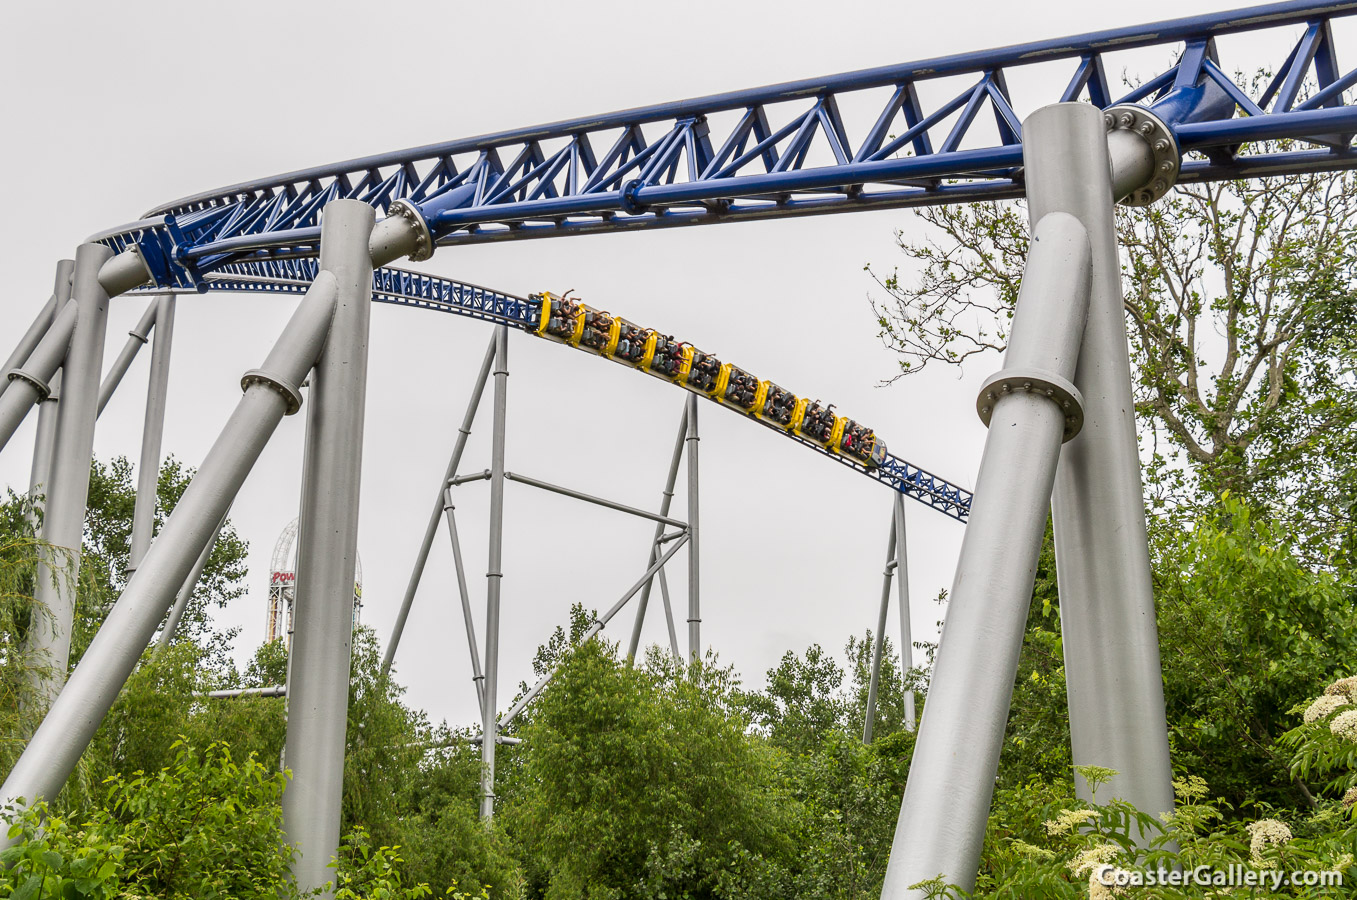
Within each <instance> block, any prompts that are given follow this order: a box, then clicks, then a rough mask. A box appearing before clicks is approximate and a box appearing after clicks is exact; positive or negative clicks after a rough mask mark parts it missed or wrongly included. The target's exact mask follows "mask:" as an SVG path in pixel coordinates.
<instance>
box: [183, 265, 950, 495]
mask: <svg viewBox="0 0 1357 900" xmlns="http://www.w3.org/2000/svg"><path fill="white" fill-rule="evenodd" d="M318 271H319V264H318V263H317V261H316V260H315V259H290V260H255V261H248V262H241V263H232V264H229V265H226V266H223V267H221V268H220V269H218V270H217V271H216V272H214V273H212V274H211V275H210V276H209V277H208V278H207V280H206V281H205V282H204V284H205V285H206V287H207V288H208V289H209V290H211V291H252V292H269V293H286V294H298V295H300V294H303V293H305V292H306V289H307V288H308V287H310V285H311V282H312V281H314V280H315V277H316V274H317V272H318ZM372 299H373V300H374V301H375V302H378V303H391V304H395V305H397V306H412V307H417V308H420V309H432V310H437V311H439V312H445V313H453V314H455V315H460V316H467V317H470V318H473V319H480V320H482V321H485V322H494V323H497V324H505V325H508V326H510V327H513V328H517V329H520V330H522V331H527V332H529V333H531V332H533V331H535V330H536V328H537V323H538V315H539V309H540V305H539V304H537V303H533V302H530V301H529V300H528V299H527V298H526V297H515V296H513V295H511V294H504V293H501V292H499V291H494V290H491V289H489V288H483V287H479V286H477V285H472V284H463V283H462V282H457V281H449V280H448V279H445V278H438V277H435V276H431V275H425V274H422V273H419V272H410V271H406V270H404V269H395V268H383V269H378V270H376V271H375V272H374V273H373V278H372ZM545 343H552V342H550V341H547V342H545ZM554 346H561V345H554ZM591 355H592V354H591ZM718 405H720V404H718ZM723 408H725V409H732V408H731V407H723ZM732 411H734V412H738V410H733V409H732ZM744 417H745V418H747V419H749V420H750V421H752V422H757V423H758V424H760V425H763V426H764V427H766V428H769V429H771V430H772V431H774V432H775V433H777V434H780V435H783V436H784V437H787V438H790V439H791V440H793V441H796V442H797V443H798V444H801V445H802V446H805V447H809V448H810V449H812V450H814V451H816V452H817V453H820V454H821V455H823V456H825V457H827V458H829V459H832V460H834V461H835V462H838V463H840V464H841V465H845V466H847V467H849V468H850V469H853V470H854V471H856V472H860V473H861V474H863V475H866V476H868V477H869V478H873V479H875V480H876V481H879V482H881V483H882V484H885V485H888V486H889V487H891V488H892V489H893V490H896V491H899V492H900V493H901V494H904V495H905V496H906V497H911V498H913V499H915V500H918V501H919V502H920V503H923V504H925V505H927V506H930V507H932V508H933V509H936V510H938V511H939V512H941V513H943V514H944V515H948V516H951V517H952V518H954V519H956V520H958V521H961V522H964V521H966V517H967V516H968V514H969V513H970V510H971V500H972V497H973V495H972V493H971V492H970V491H968V490H966V489H964V488H961V487H958V486H957V485H954V484H951V483H950V482H948V481H946V480H945V479H943V478H939V477H938V476H936V475H934V474H932V473H931V472H928V471H925V470H924V469H920V468H919V467H918V466H915V465H911V464H910V463H908V462H906V461H905V460H903V459H900V458H899V457H897V456H894V455H892V454H890V453H887V454H886V459H885V461H884V462H883V463H882V464H881V465H880V466H876V467H867V466H863V465H859V464H858V463H856V462H854V461H853V460H851V459H849V458H847V457H845V456H841V455H839V454H837V453H831V452H830V451H828V450H826V449H825V448H824V447H821V446H820V445H819V444H817V443H815V442H814V441H808V440H805V439H803V438H801V437H800V436H799V435H796V434H794V433H791V432H788V431H785V430H783V429H782V428H779V427H777V426H776V425H773V424H771V423H769V422H765V421H763V420H762V419H757V418H754V417H753V416H744Z"/></svg>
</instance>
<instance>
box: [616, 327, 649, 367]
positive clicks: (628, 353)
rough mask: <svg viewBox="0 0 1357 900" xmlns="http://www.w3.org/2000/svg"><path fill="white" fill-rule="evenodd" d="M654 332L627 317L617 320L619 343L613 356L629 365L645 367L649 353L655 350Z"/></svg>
mask: <svg viewBox="0 0 1357 900" xmlns="http://www.w3.org/2000/svg"><path fill="white" fill-rule="evenodd" d="M653 338H654V332H653V331H651V330H650V329H649V328H642V327H641V326H640V325H637V324H636V323H635V322H630V321H628V320H626V319H618V320H617V343H615V344H614V345H613V351H612V353H611V354H610V355H611V357H612V358H613V359H615V360H617V361H618V362H620V363H625V364H627V365H629V366H636V367H638V368H644V367H645V365H646V360H647V358H648V356H649V354H652V353H653V352H654V349H653V340H652V339H653Z"/></svg>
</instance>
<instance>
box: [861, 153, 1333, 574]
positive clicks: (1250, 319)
mask: <svg viewBox="0 0 1357 900" xmlns="http://www.w3.org/2000/svg"><path fill="white" fill-rule="evenodd" d="M921 218H922V220H923V221H924V222H925V223H926V224H927V226H928V227H929V229H930V233H929V236H928V237H927V238H926V239H925V240H924V241H922V242H916V241H914V240H912V239H910V238H908V237H906V236H905V234H904V233H903V232H898V233H897V243H898V245H899V247H900V250H901V251H902V252H903V253H904V255H905V256H906V257H907V258H908V261H909V265H910V268H911V270H913V271H911V272H909V273H907V274H905V275H902V274H900V273H899V272H898V271H894V270H893V271H892V272H891V273H890V274H889V275H877V276H876V277H877V281H878V283H879V284H880V285H881V287H882V288H883V289H884V291H885V296H883V297H879V298H877V299H876V300H874V301H873V308H874V311H875V312H876V315H877V317H878V322H879V325H880V333H881V337H882V339H883V341H884V342H885V344H886V346H887V347H889V348H891V349H893V350H896V351H897V352H899V353H900V354H901V355H902V357H903V359H902V360H901V372H902V373H903V374H908V373H911V372H916V371H919V370H921V369H923V368H924V367H925V366H927V365H928V364H929V363H933V362H940V363H946V364H959V363H962V362H964V361H966V360H968V359H970V358H971V357H974V356H977V355H978V354H983V353H987V352H991V351H996V350H1002V349H1003V348H1004V347H1005V345H1006V341H1007V335H1008V326H1009V321H1010V319H1011V318H1012V314H1013V304H1014V301H1015V300H1016V298H1017V294H1018V286H1019V283H1020V280H1021V274H1022V266H1023V263H1024V261H1025V259H1026V256H1027V242H1028V232H1027V222H1026V215H1025V212H1024V210H1023V204H1021V203H1001V204H996V203H988V204H972V205H968V206H956V207H933V208H929V209H926V210H923V211H922V212H921ZM1354 222H1357V176H1354V175H1352V174H1350V173H1342V174H1309V175H1295V176H1288V177H1284V178H1274V179H1268V180H1266V181H1263V180H1257V181H1247V182H1244V181H1240V182H1221V183H1218V184H1215V185H1189V186H1179V187H1178V188H1176V189H1175V190H1174V191H1173V192H1172V193H1171V194H1170V195H1169V196H1168V197H1166V198H1164V199H1163V200H1161V201H1160V202H1158V203H1156V204H1155V205H1153V206H1151V207H1148V208H1147V209H1145V210H1128V209H1119V210H1118V213H1117V234H1118V239H1119V242H1120V245H1121V247H1122V248H1123V252H1122V255H1121V258H1122V281H1123V292H1124V295H1125V309H1126V318H1127V326H1128V330H1129V333H1130V343H1131V352H1132V362H1133V369H1134V373H1135V374H1134V386H1135V397H1136V411H1137V414H1138V416H1139V419H1140V422H1141V424H1142V426H1143V430H1142V435H1143V438H1144V441H1145V446H1144V448H1143V449H1144V451H1145V453H1146V456H1147V458H1148V459H1150V460H1151V461H1152V465H1151V467H1150V470H1149V476H1150V477H1149V481H1150V486H1151V487H1152V488H1153V493H1154V496H1153V499H1154V501H1155V503H1156V504H1157V505H1158V506H1159V507H1160V508H1161V511H1162V512H1165V513H1173V512H1174V507H1183V510H1182V512H1181V513H1180V514H1179V516H1178V518H1177V519H1176V521H1177V522H1179V523H1181V522H1183V521H1190V520H1191V518H1192V516H1193V511H1194V510H1196V509H1198V508H1201V507H1202V506H1209V505H1211V504H1212V503H1214V500H1215V498H1216V497H1217V496H1218V495H1219V494H1220V493H1221V492H1222V491H1224V490H1229V491H1231V492H1233V493H1234V494H1236V495H1243V496H1246V497H1248V498H1249V499H1250V500H1251V501H1253V502H1255V503H1259V504H1264V505H1266V506H1267V507H1268V508H1269V509H1270V510H1271V511H1272V514H1273V515H1275V516H1278V517H1280V518H1282V519H1283V520H1285V521H1286V522H1287V523H1288V526H1289V527H1290V528H1292V530H1294V531H1295V532H1296V533H1298V534H1303V535H1307V536H1310V537H1311V538H1312V539H1313V540H1314V542H1315V543H1314V544H1313V546H1312V547H1310V548H1307V552H1308V555H1309V556H1310V558H1311V559H1312V560H1315V561H1327V562H1329V563H1330V564H1336V563H1339V562H1341V558H1340V556H1339V554H1340V553H1348V552H1350V550H1351V543H1352V539H1353V538H1352V531H1353V500H1354V492H1353V488H1354V477H1357V476H1354V474H1353V469H1354V461H1355V460H1357V404H1353V403H1352V402H1351V397H1352V392H1353V390H1354V388H1355V387H1357V374H1355V373H1354V368H1353V359H1354V356H1353V350H1354V341H1357V338H1354V334H1357V330H1355V329H1357V287H1354V285H1357V241H1354V236H1355V235H1357V230H1355V229H1354V224H1353V223H1354ZM1335 487H1338V488H1339V489H1338V490H1335ZM1343 558H1347V557H1343Z"/></svg>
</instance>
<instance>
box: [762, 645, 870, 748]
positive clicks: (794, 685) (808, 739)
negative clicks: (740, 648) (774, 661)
mask: <svg viewBox="0 0 1357 900" xmlns="http://www.w3.org/2000/svg"><path fill="white" fill-rule="evenodd" d="M843 679H844V671H843V668H842V667H840V666H839V664H838V663H837V662H836V661H835V660H834V658H833V657H832V656H830V655H829V654H827V653H825V651H824V650H823V649H822V648H821V647H820V645H819V644H811V645H810V647H808V648H807V649H806V652H805V655H804V656H797V655H796V654H795V653H793V652H791V651H790V650H789V651H787V652H786V653H784V654H783V655H782V661H781V662H780V663H778V665H777V668H774V669H769V670H768V683H767V685H766V686H765V687H764V689H763V690H762V691H756V692H753V693H750V694H748V695H746V696H745V698H744V706H745V708H746V710H748V712H749V714H750V717H751V719H752V720H753V722H754V724H755V725H756V726H757V727H758V728H759V729H761V730H762V731H763V732H764V733H765V734H766V735H767V736H768V740H769V741H770V742H771V743H772V744H773V745H774V746H776V747H780V748H782V749H783V750H786V751H787V752H788V753H791V754H792V755H794V756H799V755H803V754H807V753H811V752H812V751H814V750H815V748H817V747H819V746H820V745H821V744H823V743H824V742H825V741H827V740H829V739H830V737H831V736H833V735H834V734H835V733H837V732H840V731H842V730H843V728H844V721H845V717H846V712H847V710H846V707H847V703H846V701H845V699H844V697H843V692H842V688H843Z"/></svg>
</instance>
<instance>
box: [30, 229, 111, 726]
mask: <svg viewBox="0 0 1357 900" xmlns="http://www.w3.org/2000/svg"><path fill="white" fill-rule="evenodd" d="M112 256H113V251H112V250H110V249H109V248H107V247H105V246H103V245H102V244H81V245H80V247H79V248H78V249H77V250H76V254H75V276H74V277H75V280H74V281H73V282H72V288H71V294H72V298H73V299H74V301H75V304H76V319H75V328H74V330H73V332H72V333H71V343H70V347H69V348H68V349H67V351H66V361H65V363H64V364H63V365H62V376H61V393H62V398H61V403H59V404H58V405H57V426H56V439H55V442H54V445H53V448H52V463H51V470H50V474H49V477H48V480H49V481H50V484H49V485H48V488H47V506H46V509H45V511H44V513H43V524H42V537H43V540H44V542H45V544H46V546H45V547H44V549H43V551H42V555H41V559H40V564H39V568H38V574H37V578H36V581H37V585H36V587H35V589H34V595H35V599H36V601H37V603H38V606H39V608H41V609H43V610H45V614H43V615H38V616H34V617H33V621H32V623H31V624H30V625H29V630H28V634H27V635H26V636H25V639H24V645H25V652H26V653H27V654H28V656H29V658H30V659H32V660H33V661H34V662H35V663H36V664H37V665H38V666H39V669H37V670H34V672H33V675H32V683H33V686H34V688H35V689H36V692H37V694H38V702H39V704H40V705H42V706H44V707H45V706H47V705H48V704H50V703H51V702H52V699H53V698H54V697H56V695H57V693H58V692H59V691H60V690H61V686H62V685H63V684H64V683H65V682H66V668H67V666H68V664H69V662H70V653H71V624H72V622H73V620H74V618H75V592H76V584H77V583H78V581H79V578H80V550H81V546H80V545H81V539H82V538H83V537H84V534H85V501H86V499H87V498H88V496H89V488H90V461H91V458H92V457H93V455H94V422H95V419H96V417H97V407H98V403H99V372H100V369H101V368H102V367H103V362H104V333H105V330H106V326H107V324H108V299H109V298H108V294H107V293H106V292H105V291H104V288H103V286H102V285H100V284H99V267H100V266H102V265H103V264H104V262H105V261H107V260H108V259H110V258H111V257H112ZM10 393H18V391H11V392H10ZM43 667H46V669H45V670H44V668H43Z"/></svg>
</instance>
